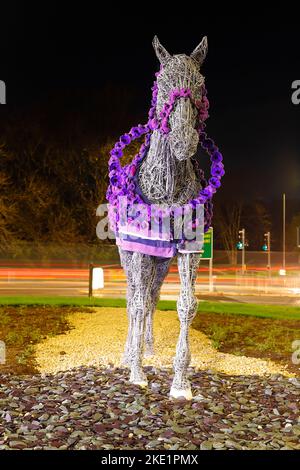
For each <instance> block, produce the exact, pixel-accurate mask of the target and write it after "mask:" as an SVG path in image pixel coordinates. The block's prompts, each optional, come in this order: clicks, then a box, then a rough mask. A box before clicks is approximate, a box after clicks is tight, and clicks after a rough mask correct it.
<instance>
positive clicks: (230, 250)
mask: <svg viewBox="0 0 300 470" xmlns="http://www.w3.org/2000/svg"><path fill="white" fill-rule="evenodd" d="M242 208H243V204H242V203H241V202H233V203H228V204H226V205H225V206H223V207H221V208H219V211H218V213H217V215H216V219H215V220H216V225H217V230H218V233H219V237H220V239H221V241H222V243H223V245H224V248H225V250H226V253H227V256H228V260H229V262H230V263H231V264H233V265H236V264H237V249H236V243H237V239H238V232H239V230H240V227H241V216H242Z"/></svg>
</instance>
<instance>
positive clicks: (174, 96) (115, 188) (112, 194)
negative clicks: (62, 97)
mask: <svg viewBox="0 0 300 470" xmlns="http://www.w3.org/2000/svg"><path fill="white" fill-rule="evenodd" d="M159 73H160V72H158V73H156V74H155V75H156V77H157V76H158V75H159ZM152 92H153V94H152V100H151V108H150V111H149V113H148V122H147V124H145V125H141V124H139V125H138V126H136V127H133V128H132V129H131V130H130V131H129V133H128V134H124V135H122V136H121V137H120V139H119V140H118V142H116V144H115V146H114V148H113V149H112V150H111V152H110V155H111V157H110V159H109V180H110V184H109V187H108V190H107V193H106V198H107V200H108V201H109V213H108V215H109V221H110V224H111V229H112V230H113V231H114V232H117V231H118V221H119V211H118V201H119V197H120V196H126V197H127V202H128V204H129V205H134V204H141V205H144V206H146V209H147V213H148V223H149V222H150V220H151V216H152V217H154V218H159V217H160V216H161V209H159V208H158V207H156V206H152V207H150V206H149V205H146V204H145V203H144V201H143V199H142V198H141V196H140V195H139V194H138V193H137V192H136V187H135V182H134V176H135V173H136V170H137V167H138V165H139V164H140V162H141V161H142V160H143V158H144V157H145V156H146V155H147V153H148V150H149V147H150V140H151V134H152V132H153V130H155V129H159V131H160V132H162V133H164V134H168V133H169V132H170V128H169V125H168V122H169V116H170V114H171V113H172V111H173V109H174V106H175V103H176V100H178V99H181V98H189V99H191V100H192V102H193V103H194V105H195V106H196V107H197V109H198V118H199V126H198V129H197V130H198V132H199V141H200V144H201V147H202V148H203V149H204V150H205V151H206V152H207V153H208V155H209V156H210V160H211V163H212V165H211V178H210V179H209V181H208V182H207V181H206V179H205V178H204V172H203V171H202V170H201V169H200V168H199V165H198V164H197V163H196V162H195V169H196V171H197V173H198V177H199V179H200V184H201V187H202V188H203V189H201V191H200V192H199V194H198V196H197V197H196V198H195V199H193V200H191V201H189V203H188V205H189V206H190V208H191V209H195V208H196V207H197V205H199V204H203V205H204V218H205V223H204V231H205V232H206V231H207V230H209V228H210V226H211V221H212V209H213V204H212V197H213V195H214V194H215V192H216V191H217V189H218V188H219V187H220V186H221V178H222V177H223V176H224V174H225V171H224V165H223V163H222V161H223V157H222V154H221V153H220V151H219V149H218V147H217V146H216V145H215V143H214V141H213V140H212V139H210V138H208V137H207V134H206V132H205V127H206V125H205V121H206V120H207V119H208V117H209V114H208V109H209V101H208V98H207V91H206V88H205V86H204V85H203V87H202V99H201V101H195V102H194V101H193V99H192V95H191V90H190V89H178V90H173V91H172V92H171V93H170V97H169V101H168V102H167V103H165V105H164V107H163V109H162V111H161V113H160V119H158V118H157V116H156V105H157V94H158V87H157V82H156V81H155V82H154V85H153V87H152ZM143 135H145V141H144V143H143V144H142V145H141V147H140V150H139V153H138V154H137V155H136V156H135V157H134V159H133V161H132V162H131V164H129V165H126V166H124V167H122V166H121V164H120V159H121V158H122V156H123V151H124V149H125V148H126V147H127V146H128V145H129V144H130V143H131V142H132V141H134V140H136V139H138V138H140V137H141V136H143ZM175 212H176V210H175V211H174V209H173V208H172V207H170V208H168V209H164V214H165V215H166V216H168V217H170V216H172V214H173V215H174V214H175ZM198 224H199V221H198V220H197V219H193V228H196V227H197V226H198Z"/></svg>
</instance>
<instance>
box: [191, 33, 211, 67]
mask: <svg viewBox="0 0 300 470" xmlns="http://www.w3.org/2000/svg"><path fill="white" fill-rule="evenodd" d="M207 49H208V42H207V37H206V36H204V38H203V39H202V41H201V42H200V44H199V46H197V47H196V49H194V50H193V52H192V53H191V58H192V59H194V60H195V61H196V62H198V64H199V65H202V64H203V62H204V60H205V57H206V54H207Z"/></svg>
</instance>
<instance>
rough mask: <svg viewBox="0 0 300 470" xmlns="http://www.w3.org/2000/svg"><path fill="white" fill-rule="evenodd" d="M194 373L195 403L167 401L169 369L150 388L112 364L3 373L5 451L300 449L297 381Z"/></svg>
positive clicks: (0, 425) (152, 372)
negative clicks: (18, 374)
mask: <svg viewBox="0 0 300 470" xmlns="http://www.w3.org/2000/svg"><path fill="white" fill-rule="evenodd" d="M190 373H191V374H193V386H194V390H193V393H194V396H195V398H194V400H192V401H191V402H185V401H184V400H180V399H178V400H170V399H169V398H168V393H169V389H170V380H171V378H172V371H171V370H170V369H159V368H153V367H147V375H148V378H149V387H148V388H147V389H140V388H138V387H137V386H135V385H133V384H130V383H128V371H127V370H126V369H122V368H112V367H109V368H108V367H107V368H95V367H91V366H90V367H87V366H86V367H83V366H82V367H79V368H76V369H72V370H69V371H66V372H59V373H57V374H53V375H47V374H43V375H36V376H22V377H14V376H12V375H4V376H2V377H1V385H0V403H1V411H0V449H1V450H5V449H46V450H54V449H61V450H62V449H82V450H83V449H158V450H164V449H166V450H176V449H180V450H184V449H186V450H196V449H202V450H225V449H232V450H246V449H259V450H271V449H277V450H279V449H297V450H300V444H299V442H300V418H299V405H300V403H299V402H300V399H299V383H298V382H297V381H295V380H289V379H288V378H285V377H282V376H279V375H271V376H268V377H259V376H230V375H225V374H222V373H216V372H213V371H199V370H198V369H195V370H194V369H191V370H190ZM16 390H18V391H21V392H22V393H18V394H17V395H16V393H15V392H16Z"/></svg>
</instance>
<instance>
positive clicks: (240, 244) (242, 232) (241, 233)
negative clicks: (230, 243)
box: [236, 228, 246, 251]
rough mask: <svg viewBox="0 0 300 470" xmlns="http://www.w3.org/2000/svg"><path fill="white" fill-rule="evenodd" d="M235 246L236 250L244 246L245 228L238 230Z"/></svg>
mask: <svg viewBox="0 0 300 470" xmlns="http://www.w3.org/2000/svg"><path fill="white" fill-rule="evenodd" d="M236 247H237V249H238V250H240V251H242V250H244V249H245V247H246V242H245V229H244V228H243V230H240V231H239V240H238V242H237V244H236Z"/></svg>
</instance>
